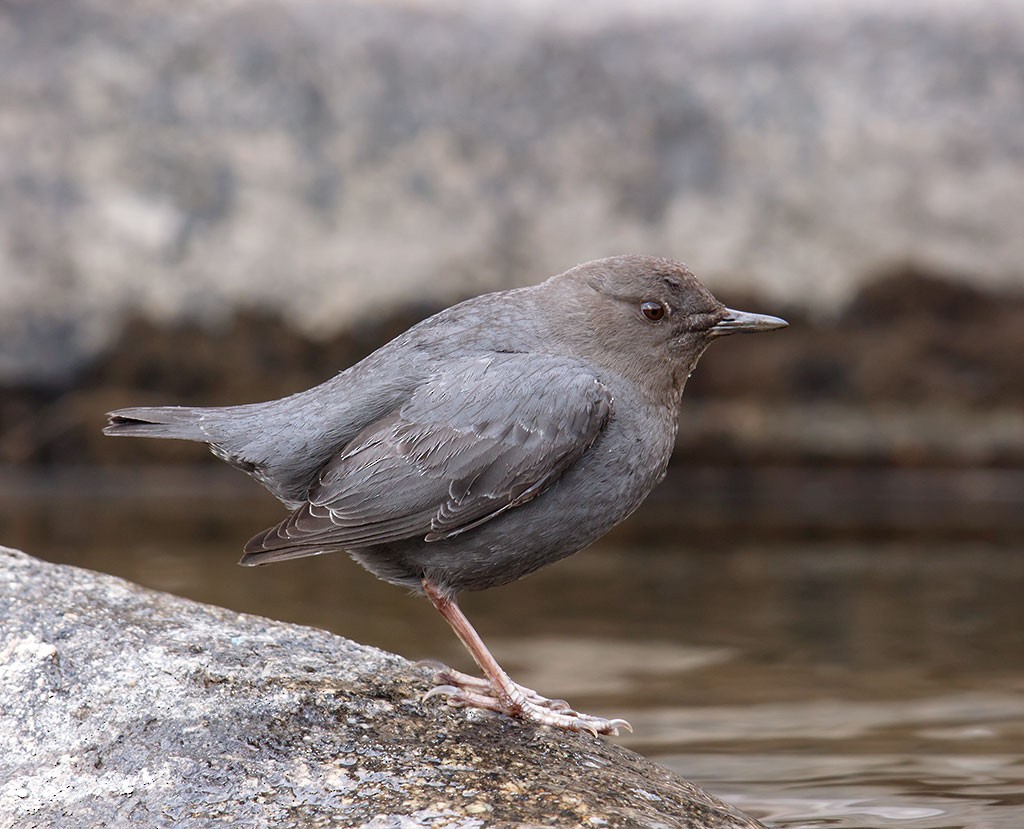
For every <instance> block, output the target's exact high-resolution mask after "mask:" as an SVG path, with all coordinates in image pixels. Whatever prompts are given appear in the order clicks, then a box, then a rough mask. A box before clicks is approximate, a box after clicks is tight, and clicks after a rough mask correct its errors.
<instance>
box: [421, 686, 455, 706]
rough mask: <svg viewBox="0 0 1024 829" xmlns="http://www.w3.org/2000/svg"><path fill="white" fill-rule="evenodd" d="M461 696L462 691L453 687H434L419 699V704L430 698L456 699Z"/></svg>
mask: <svg viewBox="0 0 1024 829" xmlns="http://www.w3.org/2000/svg"><path fill="white" fill-rule="evenodd" d="M461 694H462V689H461V688H458V687H456V686H454V685H435V686H434V687H433V688H431V689H430V690H429V691H427V693H425V694H424V695H423V696H422V697H420V702H426V701H427V700H428V699H430V698H431V697H443V696H449V697H458V696H459V695H461Z"/></svg>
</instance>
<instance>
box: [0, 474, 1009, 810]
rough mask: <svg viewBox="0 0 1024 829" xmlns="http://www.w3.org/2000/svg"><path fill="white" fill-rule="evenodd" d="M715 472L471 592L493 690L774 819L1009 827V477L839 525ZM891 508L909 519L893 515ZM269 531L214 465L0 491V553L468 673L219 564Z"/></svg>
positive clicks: (252, 492)
mask: <svg viewBox="0 0 1024 829" xmlns="http://www.w3.org/2000/svg"><path fill="white" fill-rule="evenodd" d="M715 474H717V473H712V472H706V471H705V472H703V473H700V474H699V475H698V476H697V478H699V480H700V481H701V482H702V486H701V488H700V493H699V495H697V494H695V493H694V491H693V489H692V483H693V481H694V480H695V478H694V477H693V476H687V475H686V474H682V473H677V472H673V475H672V476H670V481H672V478H673V477H675V478H676V482H675V485H674V487H672V488H669V489H664V488H663V490H661V491H659V495H658V498H657V500H656V501H655V502H654V503H653V504H652V505H651V507H650V508H648V509H645V510H644V511H642V512H641V513H639V514H638V515H637V516H634V518H633V519H632V520H631V521H630V522H629V524H628V525H626V527H624V528H622V530H620V531H617V532H616V533H614V534H613V535H612V536H610V537H609V538H608V539H607V540H606V541H604V542H603V543H602V544H600V545H598V546H597V547H595V548H593V549H591V550H589V551H587V552H585V553H582V554H580V555H577V556H574V557H572V558H570V559H568V560H566V561H565V562H562V563H560V564H558V565H555V566H553V567H550V568H548V569H546V570H544V571H542V572H540V573H538V574H536V575H534V576H531V577H530V578H528V579H525V580H523V581H521V582H518V583H516V584H514V585H510V586H508V587H505V588H500V589H497V590H493V591H488V592H486V593H481V594H470V595H467V596H466V597H465V598H464V601H463V606H464V608H465V610H466V612H467V615H469V617H470V618H471V619H472V620H473V621H474V623H475V624H476V625H477V627H478V629H479V630H480V632H481V634H482V635H483V636H484V638H485V640H487V641H488V643H489V644H490V645H491V647H492V649H493V650H494V651H495V653H496V655H497V656H498V658H499V660H500V661H501V662H502V663H503V665H504V666H505V667H506V668H507V669H508V670H509V671H510V673H512V675H513V676H514V677H515V678H516V679H517V680H518V681H520V682H522V683H524V684H527V685H530V686H532V687H535V688H538V690H540V691H541V692H542V693H546V694H549V695H552V696H564V697H567V698H569V699H570V700H571V701H572V702H573V703H574V704H575V705H577V706H579V707H580V708H581V709H583V710H586V711H588V712H590V713H595V714H603V715H614V716H624V717H626V718H627V719H629V720H630V721H631V722H632V724H633V726H634V727H635V729H636V732H635V734H634V735H631V736H630V735H627V736H624V737H623V738H621V742H623V743H624V744H625V745H628V746H630V747H631V748H634V749H636V750H638V751H640V752H642V753H644V754H646V755H648V756H651V757H655V758H657V759H658V760H659V761H660V762H662V763H664V764H666V765H668V766H670V767H671V768H673V769H675V770H676V771H678V772H679V773H680V774H682V775H683V776H685V777H687V778H689V779H691V780H694V781H696V782H699V783H701V784H702V785H704V786H705V787H706V788H708V789H709V790H711V791H713V792H715V793H716V794H718V795H720V796H722V797H724V798H725V799H726V800H729V801H730V802H733V803H735V804H737V805H738V806H740V807H741V808H743V809H745V810H746V811H748V812H750V813H752V814H754V815H757V816H758V817H761V818H762V819H765V820H767V821H768V822H770V823H772V824H773V825H776V826H785V827H793V828H794V829H795V827H826V826H827V827H843V828H844V829H868V828H869V827H870V828H871V829H891V828H895V827H899V828H900V829H954V827H970V829H996V827H1000V828H1001V827H1006V829H1010V828H1011V827H1012V829H1020V827H1022V826H1024V540H1022V534H1021V532H1020V529H1021V523H1020V522H1021V520H1022V519H1021V516H1022V515H1024V503H1021V502H1020V501H1019V500H1018V501H1014V499H1013V496H1012V494H1011V496H1010V497H1007V493H1008V492H1010V493H1012V492H1013V487H1012V486H1009V487H1008V486H1007V481H1008V480H1010V483H1012V478H1011V479H1007V478H1005V477H1004V478H999V476H998V475H997V474H996V473H986V474H984V475H983V474H981V473H978V472H974V473H964V474H965V475H966V477H963V476H957V478H956V482H955V484H956V485H954V486H951V485H950V484H949V481H946V482H945V483H942V484H940V485H935V482H934V480H933V481H932V482H931V484H929V485H925V486H921V487H917V486H916V485H915V486H911V487H909V489H908V487H907V486H905V485H904V484H906V481H904V483H903V484H899V483H898V481H897V483H896V484H894V483H893V480H891V479H890V476H889V474H888V473H884V474H885V475H886V480H887V481H888V483H887V484H886V485H885V486H879V485H878V482H877V481H875V482H874V483H872V479H871V478H870V476H868V479H865V480H861V481H860V483H859V484H857V483H851V481H850V477H849V473H843V474H844V476H845V477H844V478H843V481H844V483H843V490H842V491H843V492H844V493H845V494H847V495H850V497H854V495H855V496H856V497H855V498H854V501H855V503H856V504H857V505H858V508H857V510H853V509H852V508H851V507H850V506H849V502H848V500H847V499H845V498H844V499H842V503H843V504H845V506H843V507H842V508H841V509H834V510H829V509H825V510H822V509H820V505H821V503H826V502H827V501H828V497H827V495H826V494H822V495H821V496H820V497H819V498H818V499H817V500H816V503H817V504H818V506H817V507H815V508H814V509H813V510H810V511H808V507H807V503H808V498H807V497H806V496H801V497H798V498H790V499H789V501H790V502H792V503H793V504H794V505H799V506H794V508H793V509H789V508H788V507H787V506H786V504H787V498H786V497H785V492H786V491H791V492H792V491H796V492H807V491H808V485H807V480H806V479H805V478H804V477H803V476H801V475H799V474H797V473H794V472H790V473H787V475H788V476H789V477H788V478H787V477H786V475H783V476H782V477H781V478H780V477H779V475H778V474H777V473H771V474H768V473H766V474H767V475H768V477H767V478H763V477H762V478H757V477H756V476H755V478H754V479H752V482H751V481H747V482H746V484H744V485H743V486H738V483H737V480H736V478H735V473H730V474H729V475H726V476H725V477H724V478H723V480H725V481H726V482H727V483H728V486H725V485H722V486H719V491H717V492H716V491H715V485H714V483H713V481H714V479H715ZM879 474H882V473H879ZM893 474H895V475H896V477H897V478H898V477H899V476H898V474H897V473H893ZM1006 474H1007V475H1011V476H1012V475H1013V474H1016V473H1006ZM979 475H980V476H981V477H980V478H979ZM992 475H996V478H995V479H994V478H992V477H991V476H992ZM719 477H720V478H721V477H722V476H721V475H719ZM996 479H998V480H996ZM786 480H789V481H790V483H789V484H786V485H785V486H786V487H793V489H790V490H787V489H785V487H783V484H780V481H786ZM979 480H980V481H982V484H980V485H979V484H978V481H979ZM993 480H996V483H995V484H993ZM709 481H710V482H711V483H709ZM965 481H966V483H965ZM688 482H689V483H688ZM972 482H973V483H972ZM688 486H689V487H690V488H689V489H688ZM815 486H817V487H821V488H823V489H824V491H825V492H827V491H830V490H829V486H830V484H829V481H828V480H818V481H817V482H816V484H815ZM929 486H931V489H929ZM801 487H802V488H801ZM901 487H902V488H901ZM813 488H814V487H812V488H811V489H812V490H813ZM833 491H834V490H833ZM936 491H938V492H943V493H949V492H961V491H962V492H963V493H964V496H963V497H962V498H952V499H951V498H945V500H943V498H936V497H935V496H934V493H935V492H936ZM879 492H881V493H884V499H883V500H884V502H885V504H888V505H889V509H880V501H879V498H878V497H874V500H873V496H872V493H875V495H876V496H877V493H879ZM897 492H903V493H904V496H905V501H906V503H908V504H913V505H914V508H913V510H893V509H891V506H892V505H891V499H892V498H893V497H894V495H893V493H897ZM922 492H924V493H929V492H931V493H932V495H929V496H927V497H914V493H922ZM737 493H743V494H742V497H739V496H738V495H737ZM971 493H973V495H972V494H971ZM979 493H980V494H979ZM1019 497H1022V498H1024V492H1022V493H1021V495H1020V496H1019ZM766 503H767V504H769V505H771V507H772V508H771V510H767V509H765V504H766ZM872 505H873V506H872ZM929 505H930V509H931V513H930V512H929ZM915 510H916V512H915ZM811 513H813V514H811ZM281 514H282V512H281V508H280V506H279V505H277V504H276V502H274V501H273V500H272V499H271V498H270V497H269V496H267V495H266V494H265V493H263V492H262V490H260V489H259V488H258V487H257V486H256V485H255V484H252V483H251V482H249V481H247V480H246V479H245V478H244V476H241V475H237V474H235V473H232V471H231V470H228V469H223V470H221V469H220V468H217V469H216V470H203V471H202V472H201V473H191V472H187V471H176V472H166V471H165V472H153V471H149V472H145V473H143V472H141V471H128V470H126V471H122V472H98V471H91V470H71V471H66V472H64V473H62V474H61V475H58V476H40V475H26V474H23V473H16V472H12V471H8V472H7V473H5V474H0V542H2V543H5V544H8V545H11V546H16V547H20V548H22V549H25V550H26V551H27V552H30V553H33V554H35V555H38V556H41V557H43V558H47V559H51V560H54V561H61V562H66V563H71V564H76V565H79V566H84V567H89V568H93V569H96V570H102V571H104V572H110V573H115V574H117V575H120V576H124V577H126V578H129V579H131V580H133V581H136V582H139V583H142V584H146V585H149V586H152V587H155V588H158V589H162V590H169V591H171V592H174V593H178V594H181V595H186V596H190V597H193V598H196V599H199V600H202V601H206V602H213V603H216V604H221V605H225V606H228V607H232V608H235V609H238V610H244V611H248V612H252V613H258V614H262V615H266V616H272V617H274V618H280V619H288V620H292V621H296V622H301V623H304V624H312V625H317V626H320V627H325V628H329V629H331V630H334V631H337V632H338V633H341V634H343V635H346V636H349V637H350V638H353V639H356V640H358V641H361V642H365V643H368V644H373V645H378V646H380V647H384V648H387V649H389V650H394V651H397V652H399V653H402V654H404V655H406V656H408V657H410V658H413V659H419V658H425V657H435V658H440V659H443V660H445V661H448V662H449V663H451V664H453V665H454V666H456V667H461V668H463V669H469V668H470V667H471V666H470V664H469V662H468V657H467V656H466V655H465V654H464V653H463V651H462V650H461V647H460V646H459V645H458V643H457V642H456V641H455V638H454V636H453V635H452V634H451V632H450V631H449V630H448V628H447V627H446V625H445V624H444V622H443V621H442V620H441V619H440V618H439V617H438V616H437V615H436V614H435V613H434V611H433V610H432V609H431V608H430V607H429V606H428V605H427V604H426V602H424V601H422V600H417V599H414V598H411V597H409V596H407V595H406V594H405V593H404V591H402V590H399V589H397V588H393V587H390V586H388V585H384V584H381V583H379V582H377V581H376V580H375V579H373V578H372V577H370V576H369V575H368V574H366V573H365V572H363V571H362V570H361V569H360V568H359V567H358V566H357V565H355V564H353V563H352V562H351V561H349V560H348V559H347V558H346V557H343V556H325V557H320V558H316V559H308V560H304V561H300V562H291V563H285V564H280V565H276V566H272V567H267V568H258V569H250V568H244V569H243V568H239V567H237V566H236V565H235V561H236V560H237V557H238V555H239V550H240V547H241V545H242V543H243V542H244V541H245V540H246V539H247V538H248V537H249V535H251V534H253V533H255V532H256V531H257V530H259V529H262V528H263V527H264V526H266V525H269V524H270V523H272V522H274V521H276V520H277V519H278V518H279V517H280V516H281ZM858 514H860V515H862V516H864V517H863V518H862V520H861V523H860V524H859V525H858V523H857V520H856V517H857V515H858ZM894 514H896V515H898V516H902V518H900V519H899V520H893V518H892V516H893V515H894ZM930 514H932V515H933V518H934V520H933V518H930V517H929V515H930ZM908 515H909V516H911V518H913V516H914V515H916V516H917V517H916V518H913V520H910V519H908V518H907V516H908ZM979 515H984V516H985V517H986V521H987V522H988V524H986V523H985V522H981V521H979V520H978V516H979ZM751 516H754V518H752V517H751ZM879 516H888V518H886V520H884V521H882V520H880V519H879Z"/></svg>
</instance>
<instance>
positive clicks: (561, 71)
mask: <svg viewBox="0 0 1024 829" xmlns="http://www.w3.org/2000/svg"><path fill="white" fill-rule="evenodd" d="M595 6H597V7H598V9H597V10H595ZM545 10H546V11H545ZM1022 20H1024V18H1022V17H1021V15H1020V14H1019V13H1018V9H1017V8H1016V6H1015V4H1013V3H1005V2H1002V1H1001V0H974V2H971V3H911V4H907V3H880V2H877V0H846V2H843V3H839V4H835V3H813V2H807V0H802V1H801V2H793V3H786V4H781V5H780V4H761V3H749V2H747V3H721V4H709V3H702V2H697V1H696V0H690V2H679V3H665V2H645V3H629V4H626V3H609V2H605V3H599V4H593V3H582V2H576V3H565V4H557V6H553V5H551V4H538V3H528V2H519V3H507V2H498V0H490V2H478V1H474V2H469V0H447V1H446V2H443V3H430V4H424V3H410V2H405V0H381V2H374V3H366V2H362V0H332V1H331V2H323V0H291V2H289V3H287V4H281V3H268V2H262V1H261V0H232V2H219V3H209V2H208V3H200V4H194V5H193V6H192V7H190V9H189V11H188V13H187V14H184V13H182V10H181V4H179V3H175V2H171V0H145V1H144V2H134V3H130V4H124V3H119V4H111V3H109V2H107V0H75V2H71V3H32V2H11V3H5V4H2V5H0V103H2V111H3V126H2V129H0V197H2V198H0V286H2V289H3V291H2V292H3V298H4V301H3V303H0V379H10V378H32V379H35V380H39V379H48V378H49V379H52V378H58V377H60V376H62V374H64V373H66V372H68V371H70V370H71V369H73V368H74V367H75V365H77V364H79V363H81V361H82V360H83V359H85V358H86V357H88V356H90V355H92V354H94V353H95V352H96V351H97V350H98V349H99V348H100V347H102V345H103V344H104V343H105V342H109V341H110V339H111V338H112V337H113V336H115V332H116V329H117V327H118V325H119V321H120V320H121V318H122V316H123V315H124V314H126V313H133V312H134V313H139V314H142V315H144V316H146V317H150V318H154V319H158V320H171V319H178V318H181V317H191V318H200V319H202V320H204V321H205V322H207V323H208V324H212V321H216V320H218V319H223V318H224V317H226V316H229V315H230V314H231V313H232V312H234V311H237V310H238V309H240V308H255V309H262V310H267V309H273V310H280V311H281V312H282V313H283V314H284V315H285V316H286V317H287V318H288V319H289V320H290V321H291V323H292V324H294V325H295V326H297V327H298V328H299V329H300V330H302V331H305V332H307V333H313V334H315V335H317V336H329V335H330V334H331V333H333V332H335V331H337V330H338V329H339V328H340V327H341V326H344V325H347V324H348V323H350V322H351V321H353V320H357V319H366V318H372V317H373V316H374V315H375V314H377V313H378V311H379V309H380V308H381V307H382V306H383V305H385V304H390V303H391V302H393V301H394V300H395V299H400V298H404V297H408V296H410V295H417V296H424V297H425V298H426V299H427V300H428V301H429V302H430V303H431V304H442V305H444V304H449V303H450V302H451V301H452V300H453V299H455V298H457V297H462V296H465V295H468V294H474V293H479V292H481V291H482V290H485V289H488V288H494V287H499V286H508V285H512V284H518V283H524V282H527V281H536V280H538V279H540V278H542V277H544V276H546V275H548V274H551V273H555V272H558V271H561V270H564V269H565V268H566V267H569V266H571V265H573V264H576V263H577V262H579V261H583V260H586V259H592V258H595V257H597V256H601V255H607V254H611V253H624V252H630V251H638V252H645V253H658V254H663V255H668V256H674V257H676V258H681V259H684V260H685V261H688V262H689V264H690V265H691V266H692V267H693V268H694V269H695V271H696V272H697V273H699V274H701V275H702V276H703V277H706V278H708V279H709V281H710V282H711V283H712V287H713V288H714V289H716V290H720V289H725V288H737V287H742V288H746V289H751V290H752V289H757V290H758V291H760V292H761V293H762V294H767V295H768V296H769V297H770V299H771V300H772V301H773V302H779V301H783V300H786V301H798V302H800V303H803V304H809V305H812V306H813V307H814V308H815V309H818V310H825V311H834V310H835V309H836V308H837V307H839V305H840V304H841V302H842V301H843V300H844V298H848V297H849V296H851V295H852V294H853V293H854V292H855V290H856V288H857V286H858V285H859V284H860V283H861V282H862V281H863V279H864V278H865V277H866V275H868V274H870V273H873V272H874V271H876V270H877V269H879V268H883V267H886V266H889V265H891V264H892V263H893V262H904V261H910V262H916V263H920V264H923V265H925V266H927V267H928V268H929V269H938V270H947V271H951V272H955V273H958V274H964V275H965V278H967V279H970V280H977V281H983V282H987V283H989V284H993V285H995V284H1000V285H1004V286H1006V285H1010V284H1018V285H1019V284H1020V282H1021V265H1020V263H1021V262H1022V261H1024V234H1022V233H1020V227H1019V217H1020V216H1021V215H1022V214H1024V188H1021V187H1020V186H1019V182H1020V181H1021V178H1022V176H1024V154H1022V153H1021V146H1022V145H1024V136H1022V124H1024V110H1022V107H1024V74H1022V73H1021V72H1020V66H1021V62H1022V60H1024V24H1022Z"/></svg>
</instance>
